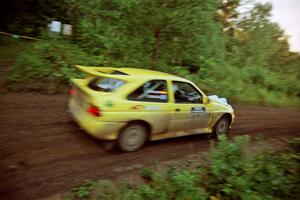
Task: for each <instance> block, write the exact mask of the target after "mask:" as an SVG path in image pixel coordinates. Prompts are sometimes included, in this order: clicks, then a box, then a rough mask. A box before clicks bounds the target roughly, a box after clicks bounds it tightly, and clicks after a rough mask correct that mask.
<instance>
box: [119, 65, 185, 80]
mask: <svg viewBox="0 0 300 200" xmlns="http://www.w3.org/2000/svg"><path fill="white" fill-rule="evenodd" d="M116 70H118V71H120V72H123V73H125V74H128V75H130V76H133V77H136V78H156V79H159V78H161V79H166V80H178V81H185V82H190V81H189V80H187V79H184V78H181V77H179V76H175V75H172V74H168V73H164V72H159V71H154V70H149V69H139V68H117V69H116Z"/></svg>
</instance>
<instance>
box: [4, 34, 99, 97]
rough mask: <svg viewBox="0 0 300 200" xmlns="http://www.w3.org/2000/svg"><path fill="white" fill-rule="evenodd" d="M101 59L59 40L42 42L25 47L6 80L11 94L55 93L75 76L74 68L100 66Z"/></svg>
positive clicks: (76, 73)
mask: <svg viewBox="0 0 300 200" xmlns="http://www.w3.org/2000/svg"><path fill="white" fill-rule="evenodd" d="M102 63H103V59H102V57H101V56H89V55H88V54H86V53H85V52H84V51H83V50H81V49H80V48H79V47H78V46H76V45H73V44H71V43H70V42H68V41H66V40H62V39H51V40H48V41H45V40H42V41H38V42H35V43H32V44H30V45H28V46H27V47H26V48H25V50H24V52H23V54H21V56H19V57H18V59H17V61H16V64H15V67H14V69H13V70H12V71H11V73H10V75H9V76H8V78H7V81H6V83H7V86H8V87H9V88H10V89H13V90H22V91H24V90H25V91H26V90H38V91H44V92H56V91H59V90H60V89H62V88H65V87H66V86H67V85H68V82H69V79H70V78H71V77H75V76H78V72H77V71H76V69H75V67H74V65H75V64H81V65H91V64H96V65H101V64H102Z"/></svg>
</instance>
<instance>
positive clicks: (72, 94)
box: [69, 88, 76, 97]
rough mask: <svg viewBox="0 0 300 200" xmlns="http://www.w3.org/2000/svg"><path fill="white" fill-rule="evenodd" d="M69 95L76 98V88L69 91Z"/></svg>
mask: <svg viewBox="0 0 300 200" xmlns="http://www.w3.org/2000/svg"><path fill="white" fill-rule="evenodd" d="M69 94H70V96H71V97H74V96H76V89H75V88H72V89H71V90H70V91H69Z"/></svg>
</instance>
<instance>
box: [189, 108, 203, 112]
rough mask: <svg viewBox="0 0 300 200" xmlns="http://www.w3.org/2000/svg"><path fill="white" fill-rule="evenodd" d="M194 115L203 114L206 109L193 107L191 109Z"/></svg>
mask: <svg viewBox="0 0 300 200" xmlns="http://www.w3.org/2000/svg"><path fill="white" fill-rule="evenodd" d="M191 112H192V113H202V112H205V107H192V108H191Z"/></svg>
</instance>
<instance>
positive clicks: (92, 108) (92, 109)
mask: <svg viewBox="0 0 300 200" xmlns="http://www.w3.org/2000/svg"><path fill="white" fill-rule="evenodd" d="M87 112H88V113H90V114H92V115H94V116H96V117H100V116H101V113H100V109H99V108H98V107H97V106H90V107H89V108H88V109H87Z"/></svg>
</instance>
